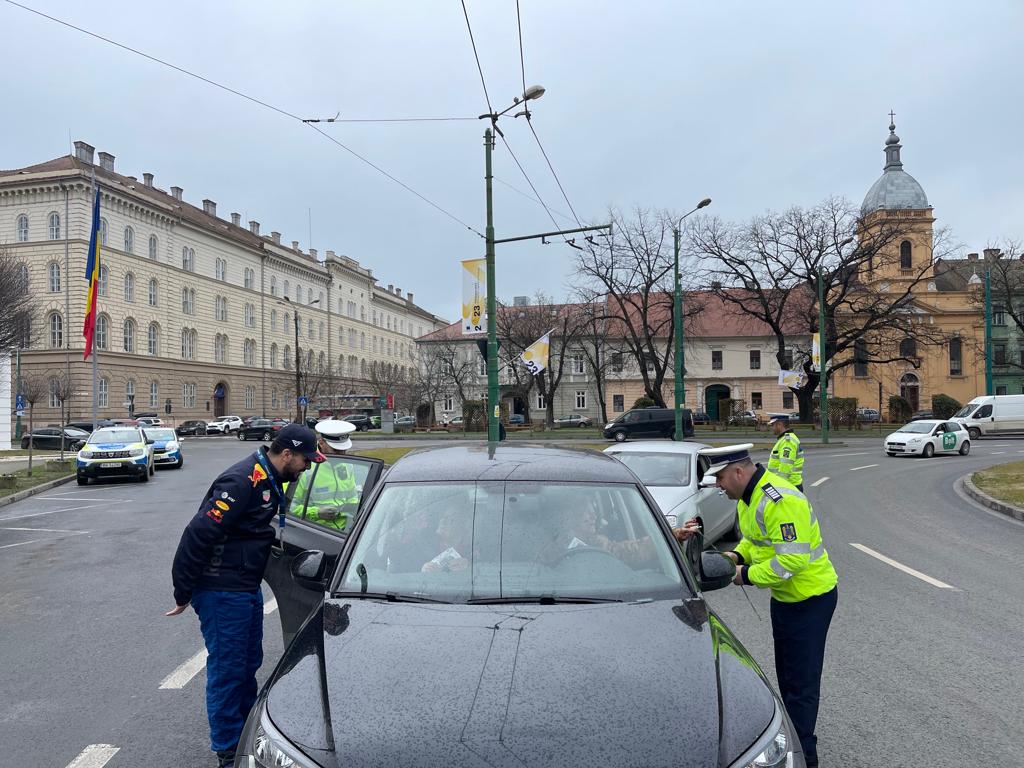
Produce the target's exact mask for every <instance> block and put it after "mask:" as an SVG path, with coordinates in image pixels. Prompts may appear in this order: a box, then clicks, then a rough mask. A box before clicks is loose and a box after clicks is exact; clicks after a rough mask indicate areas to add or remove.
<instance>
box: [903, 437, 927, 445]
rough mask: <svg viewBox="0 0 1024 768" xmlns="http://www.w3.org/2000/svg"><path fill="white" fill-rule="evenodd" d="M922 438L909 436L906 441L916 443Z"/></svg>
mask: <svg viewBox="0 0 1024 768" xmlns="http://www.w3.org/2000/svg"><path fill="white" fill-rule="evenodd" d="M923 439H924V438H921V437H912V438H910V440H908V441H907V442H909V443H910V444H911V445H917V444H918V443H920V442H921V440H923Z"/></svg>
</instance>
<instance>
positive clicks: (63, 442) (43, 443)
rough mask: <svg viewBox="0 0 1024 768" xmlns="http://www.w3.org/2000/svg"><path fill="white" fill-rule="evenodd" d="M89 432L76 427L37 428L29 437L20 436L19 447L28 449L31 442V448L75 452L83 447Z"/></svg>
mask: <svg viewBox="0 0 1024 768" xmlns="http://www.w3.org/2000/svg"><path fill="white" fill-rule="evenodd" d="M90 432H92V430H91V429H90V430H89V431H88V432H86V431H85V430H84V429H78V428H77V427H63V428H62V427H37V428H36V429H35V430H34V431H33V432H32V434H31V435H22V437H21V447H22V448H28V447H29V442H30V441H31V443H32V447H33V448H43V449H52V450H55V451H59V450H61V449H62V448H63V450H65V451H77V450H78V449H79V448H81V447H82V446H83V445H85V441H86V440H88V439H89V433H90Z"/></svg>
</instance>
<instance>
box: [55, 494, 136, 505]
mask: <svg viewBox="0 0 1024 768" xmlns="http://www.w3.org/2000/svg"><path fill="white" fill-rule="evenodd" d="M36 500H37V501H103V502H106V503H107V504H128V503H129V502H131V501H134V499H111V498H109V497H104V496H39V497H38V498H37V499H36Z"/></svg>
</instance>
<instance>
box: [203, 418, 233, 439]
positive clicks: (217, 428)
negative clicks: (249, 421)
mask: <svg viewBox="0 0 1024 768" xmlns="http://www.w3.org/2000/svg"><path fill="white" fill-rule="evenodd" d="M241 428H242V420H241V419H240V418H239V417H238V416H221V417H220V418H219V419H215V420H213V421H211V422H209V423H208V424H207V425H206V434H208V435H230V434H231V433H232V432H237V431H238V430H239V429H241Z"/></svg>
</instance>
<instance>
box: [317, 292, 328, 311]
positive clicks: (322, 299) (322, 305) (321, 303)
mask: <svg viewBox="0 0 1024 768" xmlns="http://www.w3.org/2000/svg"><path fill="white" fill-rule="evenodd" d="M319 301H320V306H321V307H323V308H324V309H329V307H328V306H327V305H326V304H324V292H323V291H320V300H319Z"/></svg>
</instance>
